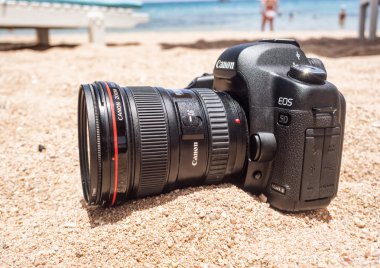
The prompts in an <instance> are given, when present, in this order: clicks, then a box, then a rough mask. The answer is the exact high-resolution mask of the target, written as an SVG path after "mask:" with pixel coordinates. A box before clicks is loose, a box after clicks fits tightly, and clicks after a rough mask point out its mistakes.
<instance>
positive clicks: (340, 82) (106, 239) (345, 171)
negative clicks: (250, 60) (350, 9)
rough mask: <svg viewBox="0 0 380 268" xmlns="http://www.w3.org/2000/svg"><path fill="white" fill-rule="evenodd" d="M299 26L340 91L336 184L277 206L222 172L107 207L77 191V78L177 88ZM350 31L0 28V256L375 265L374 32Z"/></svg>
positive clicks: (173, 263)
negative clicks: (100, 38)
mask: <svg viewBox="0 0 380 268" xmlns="http://www.w3.org/2000/svg"><path fill="white" fill-rule="evenodd" d="M279 37H284V38H296V39H297V40H299V41H300V43H301V45H302V44H304V48H305V50H306V52H307V53H308V54H307V56H309V57H319V58H321V59H322V60H323V62H324V64H325V66H326V68H327V71H328V80H329V81H330V82H332V83H334V84H335V85H336V86H337V87H338V89H339V90H340V91H341V92H342V93H343V95H344V96H345V98H346V102H347V118H346V132H345V140H344V151H343V160H342V169H341V177H340V185H339V191H338V196H337V197H336V198H335V199H334V200H333V201H332V203H331V204H330V205H329V206H328V207H327V208H325V209H320V210H316V211H309V212H303V213H283V212H280V211H277V210H275V209H273V208H271V207H270V206H269V204H268V203H266V202H265V197H263V196H261V197H258V196H255V195H251V194H249V193H247V192H244V191H243V190H241V189H239V188H237V187H236V186H233V185H231V184H222V185H216V186H204V187H198V188H187V189H183V190H176V191H173V192H171V193H168V194H164V195H160V196H156V197H149V198H144V199H139V200H134V201H129V202H128V203H127V204H125V205H123V206H120V207H117V208H107V209H104V208H96V207H88V206H87V205H86V203H85V201H84V199H83V195H82V189H81V182H80V171H79V157H78V144H77V101H78V99H77V98H78V89H79V85H80V84H82V83H91V82H93V81H95V80H107V81H114V82H117V83H118V84H120V85H122V86H142V85H148V86H162V87H165V88H182V87H185V86H186V85H187V84H188V83H189V82H190V81H191V80H192V79H193V78H194V77H195V76H198V75H201V74H203V73H205V72H212V69H213V66H214V64H215V61H216V59H217V58H218V56H219V55H220V53H221V52H222V51H223V50H224V49H225V48H226V47H227V46H230V45H233V44H236V43H239V42H243V41H253V40H257V39H261V38H279ZM355 37H356V33H355V32H350V31H318V32H302V31H290V32H275V33H265V34H262V33H259V32H247V31H246V32H244V31H243V32H228V31H213V32H162V33H150V32H144V33H139V32H132V33H126V34H116V33H113V34H109V35H107V41H108V46H107V47H101V46H94V45H91V44H89V43H88V42H87V35H86V34H75V35H53V36H52V46H51V47H48V48H43V47H36V46H34V43H33V42H34V37H33V36H22V35H3V36H1V37H0V133H1V135H0V149H1V150H0V189H1V191H2V193H1V195H0V266H1V267H30V266H45V267H52V266H58V267H69V266H74V267H76V266H82V267H87V266H97V267H257V266H262V267H285V266H290V267H342V266H352V267H378V266H380V216H379V212H380V180H379V174H380V153H379V148H380V105H379V103H380V94H379V85H380V73H379V70H380V42H379V41H377V42H375V43H373V44H363V43H360V42H358V41H356V40H355Z"/></svg>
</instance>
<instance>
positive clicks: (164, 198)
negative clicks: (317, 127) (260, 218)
mask: <svg viewBox="0 0 380 268" xmlns="http://www.w3.org/2000/svg"><path fill="white" fill-rule="evenodd" d="M231 187H234V185H233V184H228V183H225V184H219V185H208V186H200V187H189V188H183V189H179V190H175V191H171V192H169V193H165V194H161V195H158V196H151V197H146V198H142V199H135V200H130V201H128V202H126V203H125V204H123V205H121V206H117V207H108V208H105V207H90V206H88V205H87V203H86V201H85V200H84V199H81V200H80V203H81V205H82V208H83V209H85V210H86V212H87V215H88V218H89V222H90V225H91V228H96V227H98V226H102V225H108V224H115V223H117V222H119V221H122V220H124V219H126V218H128V217H129V216H130V215H131V214H132V213H133V212H136V211H141V210H149V209H152V208H156V207H159V206H162V205H164V204H167V203H169V202H172V201H174V200H175V199H177V198H178V197H181V196H186V195H192V194H194V193H196V192H199V191H205V190H206V191H210V192H211V193H212V191H213V190H215V189H222V188H223V189H228V188H231ZM239 190H240V191H243V192H245V191H244V190H242V189H239ZM246 193H247V194H249V195H250V196H251V198H252V202H254V203H262V201H260V198H259V197H258V196H256V195H253V194H250V193H248V192H246ZM226 198H233V197H226ZM195 202H196V200H195ZM257 208H258V209H263V208H261V207H257ZM264 209H272V210H275V211H277V212H278V213H280V214H282V215H283V216H285V217H293V218H297V219H298V220H300V221H304V222H305V223H306V222H307V221H309V220H316V221H318V222H321V223H329V222H330V221H331V220H332V217H331V215H330V212H329V210H328V209H327V208H323V209H318V210H312V211H305V212H293V213H289V212H283V211H280V210H277V209H275V208H273V207H270V206H265V208H264Z"/></svg>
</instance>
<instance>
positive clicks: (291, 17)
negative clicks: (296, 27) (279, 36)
mask: <svg viewBox="0 0 380 268" xmlns="http://www.w3.org/2000/svg"><path fill="white" fill-rule="evenodd" d="M293 19H294V13H293V12H292V11H290V13H289V21H290V22H292V21H293Z"/></svg>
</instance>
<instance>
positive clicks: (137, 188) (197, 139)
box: [78, 82, 248, 206]
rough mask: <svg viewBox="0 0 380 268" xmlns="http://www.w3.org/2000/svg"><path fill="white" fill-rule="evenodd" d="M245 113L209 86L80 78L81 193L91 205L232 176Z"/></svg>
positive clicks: (242, 148) (239, 158)
mask: <svg viewBox="0 0 380 268" xmlns="http://www.w3.org/2000/svg"><path fill="white" fill-rule="evenodd" d="M247 133H248V132H247V121H246V118H245V115H244V112H243V110H242V108H241V107H240V105H239V104H238V103H237V102H236V101H235V100H233V99H232V98H231V97H230V96H229V95H228V94H226V93H221V92H214V91H213V90H211V89H176V90H171V89H163V88H157V87H120V86H118V85H117V84H115V83H110V82H95V83H93V84H87V85H82V86H81V87H80V91H79V103H78V137H79V156H80V168H81V178H82V186H83V193H84V197H85V199H86V201H87V202H88V203H89V204H90V205H104V206H109V205H118V204H122V203H124V202H125V201H126V200H127V199H132V198H138V197H145V196H150V195H156V194H161V193H163V192H168V191H170V190H173V189H176V188H182V187H187V186H197V185H202V184H214V183H220V182H223V181H229V180H238V179H239V178H240V177H241V174H243V169H244V165H245V160H246V151H247V135H248V134H247Z"/></svg>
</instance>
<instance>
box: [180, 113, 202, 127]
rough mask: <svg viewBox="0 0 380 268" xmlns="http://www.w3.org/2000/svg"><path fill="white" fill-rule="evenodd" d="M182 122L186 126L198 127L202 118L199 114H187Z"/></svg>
mask: <svg viewBox="0 0 380 268" xmlns="http://www.w3.org/2000/svg"><path fill="white" fill-rule="evenodd" d="M182 123H183V125H184V126H186V127H198V126H199V125H200V123H201V120H200V119H199V118H198V117H197V116H193V115H187V116H184V117H182Z"/></svg>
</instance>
